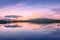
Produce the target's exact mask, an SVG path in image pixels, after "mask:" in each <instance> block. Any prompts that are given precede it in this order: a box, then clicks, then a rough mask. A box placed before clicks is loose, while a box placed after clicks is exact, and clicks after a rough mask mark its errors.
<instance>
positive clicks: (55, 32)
mask: <svg viewBox="0 0 60 40" xmlns="http://www.w3.org/2000/svg"><path fill="white" fill-rule="evenodd" d="M6 25H10V26H11V25H19V26H22V27H17V26H16V27H15V28H13V26H12V27H6ZM30 39H31V40H32V39H35V40H38V39H39V40H41V39H42V40H45V39H49V40H51V39H55V40H56V39H60V26H58V24H57V23H54V24H32V23H10V24H0V40H30Z"/></svg>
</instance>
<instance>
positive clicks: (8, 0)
mask: <svg viewBox="0 0 60 40" xmlns="http://www.w3.org/2000/svg"><path fill="white" fill-rule="evenodd" d="M5 15H19V16H20V15H21V16H23V17H25V18H26V19H31V18H44V17H46V18H54V19H60V18H59V17H60V0H0V16H5Z"/></svg>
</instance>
